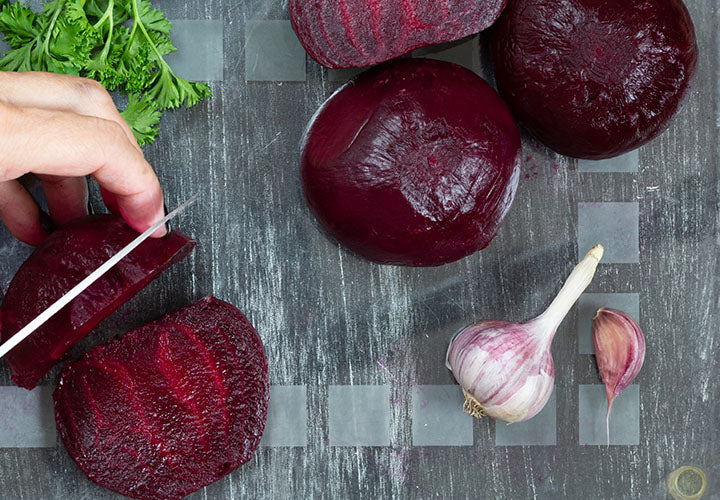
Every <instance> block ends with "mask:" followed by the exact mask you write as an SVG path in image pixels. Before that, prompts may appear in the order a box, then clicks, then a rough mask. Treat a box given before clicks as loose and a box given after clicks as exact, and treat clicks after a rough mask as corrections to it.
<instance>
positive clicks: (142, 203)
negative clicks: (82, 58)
mask: <svg viewBox="0 0 720 500" xmlns="http://www.w3.org/2000/svg"><path fill="white" fill-rule="evenodd" d="M27 173H34V174H35V175H37V176H38V177H39V178H40V181H41V182H42V185H43V189H44V191H45V198H46V199H47V203H48V208H49V209H50V217H51V218H52V219H53V221H54V222H56V223H57V224H63V223H65V222H67V221H69V220H72V219H74V218H76V217H80V216H83V215H86V214H87V198H88V193H87V183H86V180H85V178H84V177H83V176H85V175H92V176H93V177H94V178H95V179H96V180H97V182H98V184H100V188H101V191H102V195H103V200H104V201H105V204H106V205H107V207H108V208H109V209H110V210H111V211H112V212H115V213H119V214H120V215H122V217H123V218H124V219H125V220H126V221H127V223H128V224H129V225H130V226H131V227H132V228H133V229H135V230H136V231H139V232H142V231H144V230H146V229H147V228H148V227H150V226H151V225H152V224H153V223H155V222H156V221H158V220H159V219H161V218H162V217H163V215H164V212H163V196H162V191H161V189H160V183H159V182H158V179H157V177H156V176H155V172H153V169H152V167H151V166H150V165H149V164H148V162H147V161H145V158H144V157H143V154H142V151H141V150H140V147H139V146H138V144H137V141H135V138H134V137H133V135H132V132H131V131H130V128H129V127H128V126H127V123H125V120H123V118H122V117H121V116H120V113H118V111H117V108H116V107H115V104H114V103H113V101H112V98H111V97H110V95H109V94H108V93H107V91H106V90H105V89H104V88H103V87H102V85H100V84H99V83H97V82H95V81H93V80H88V79H85V78H78V77H74V76H68V75H56V74H51V73H37V72H29V73H14V72H3V71H0V219H2V221H3V222H4V223H5V225H6V226H7V227H8V228H9V229H10V231H11V232H12V234H13V235H15V237H17V238H18V239H19V240H21V241H24V242H26V243H29V244H31V245H38V244H39V243H40V242H42V240H43V239H44V238H45V236H47V234H46V232H45V230H44V229H43V228H42V226H41V225H40V219H39V215H38V214H39V209H38V207H37V205H36V204H35V202H34V200H33V199H32V197H31V196H30V194H29V193H28V192H27V191H26V190H25V189H24V188H23V187H22V186H21V185H20V183H19V182H18V181H17V180H15V179H17V178H19V177H20V176H22V175H24V174H27ZM165 232H166V230H165V228H164V227H163V228H161V229H159V230H158V231H156V232H155V233H154V234H153V236H156V237H157V236H162V235H163V234H165Z"/></svg>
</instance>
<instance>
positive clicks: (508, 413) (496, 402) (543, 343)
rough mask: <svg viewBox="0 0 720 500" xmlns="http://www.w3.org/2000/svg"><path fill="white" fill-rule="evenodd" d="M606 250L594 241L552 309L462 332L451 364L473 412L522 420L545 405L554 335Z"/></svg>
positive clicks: (450, 353)
mask: <svg viewBox="0 0 720 500" xmlns="http://www.w3.org/2000/svg"><path fill="white" fill-rule="evenodd" d="M603 251H604V250H603V247H602V246H601V245H597V246H595V247H593V248H592V250H590V252H588V254H587V255H586V256H585V258H583V260H582V261H580V263H579V264H578V265H577V266H575V269H573V271H572V273H570V276H569V277H568V279H567V281H566V282H565V284H564V285H563V287H562V288H561V289H560V292H559V293H558V295H557V297H555V300H553V301H552V303H551V304H550V306H549V307H548V308H547V310H546V311H545V312H544V313H542V314H541V315H540V316H538V317H537V318H535V319H533V320H532V321H528V322H526V323H510V322H506V321H485V322H481V323H476V324H473V325H470V326H468V327H466V328H465V329H463V330H462V331H460V333H458V334H457V336H456V337H455V338H454V339H453V340H452V342H451V343H450V347H449V348H448V352H447V358H446V365H447V367H448V368H449V369H450V370H451V371H452V373H453V375H454V376H455V379H456V380H457V381H458V383H459V384H460V386H461V387H462V388H463V394H465V405H464V406H463V409H464V410H465V411H466V412H467V413H469V414H470V415H472V416H474V417H480V416H482V415H488V416H490V417H492V418H496V419H499V420H504V421H506V422H522V421H523V420H527V419H529V418H532V417H534V416H535V415H537V414H538V413H539V412H540V410H542V409H543V407H544V406H545V404H546V403H547V401H548V399H549V398H550V394H552V390H553V384H554V382H555V371H554V367H553V359H552V354H551V352H550V346H551V344H552V340H553V337H554V336H555V332H556V331H557V328H558V326H559V325H560V323H561V322H562V320H563V318H565V316H566V315H567V313H568V311H570V308H571V307H572V306H573V304H574V303H575V301H576V300H577V299H578V297H580V295H581V294H582V292H583V291H584V290H585V288H587V286H588V285H589V284H590V281H591V280H592V277H593V275H594V274H595V269H596V268H597V265H598V262H599V261H600V259H601V258H602V255H603Z"/></svg>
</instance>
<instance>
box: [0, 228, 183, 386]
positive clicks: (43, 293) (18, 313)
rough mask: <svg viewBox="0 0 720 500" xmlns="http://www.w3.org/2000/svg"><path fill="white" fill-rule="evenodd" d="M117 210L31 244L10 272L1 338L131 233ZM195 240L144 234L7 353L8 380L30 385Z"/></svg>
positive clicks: (134, 234) (115, 249)
mask: <svg viewBox="0 0 720 500" xmlns="http://www.w3.org/2000/svg"><path fill="white" fill-rule="evenodd" d="M137 235H138V234H137V232H135V231H134V230H133V229H132V228H131V227H130V226H128V225H127V224H126V223H125V221H123V219H122V218H121V217H119V216H115V215H107V214H106V215H93V216H89V217H83V218H80V219H77V220H75V221H73V222H71V223H69V224H67V225H66V226H63V227H62V228H60V229H58V230H56V231H55V232H53V233H52V234H50V236H48V238H47V239H46V240H45V241H44V242H43V243H42V244H41V245H40V246H39V247H37V248H36V249H35V251H34V252H33V253H32V254H31V255H30V257H28V259H27V260H26V261H25V262H24V263H23V264H22V266H21V267H20V269H19V270H18V272H17V273H16V274H15V276H14V277H13V280H12V282H11V283H10V286H9V288H8V290H7V293H6V294H5V298H4V299H3V304H2V330H1V332H0V338H2V341H3V342H4V341H6V340H8V339H9V338H10V337H11V336H12V335H13V334H15V333H16V332H17V331H18V330H20V329H21V328H22V327H24V326H25V325H26V324H28V323H29V322H30V321H31V320H32V319H34V318H35V317H36V316H37V315H39V314H40V313H41V312H42V311H44V310H45V309H47V308H48V307H49V306H50V305H51V304H53V303H54V302H55V301H56V300H58V299H59V298H60V297H62V296H63V295H64V294H65V293H66V292H68V291H69V290H70V289H71V288H73V287H74V286H75V285H77V284H78V283H79V282H80V281H82V280H83V279H84V278H85V277H87V276H88V275H89V274H90V273H91V272H92V271H94V270H95V269H96V268H98V267H99V266H100V265H101V264H103V263H104V262H105V261H106V260H108V259H109V258H110V257H112V256H113V255H114V254H116V253H117V252H118V251H120V250H121V249H122V248H123V247H124V246H125V245H127V244H128V243H130V242H131V241H132V240H133V239H135V237H137ZM194 246H195V241H194V240H192V239H190V238H188V237H187V236H184V235H182V234H180V233H178V232H176V231H173V232H171V233H169V234H168V235H166V236H165V237H163V238H159V239H156V238H150V239H147V240H145V241H144V242H143V243H142V244H141V245H140V246H139V247H138V248H136V249H135V250H133V251H132V252H131V253H130V254H129V255H128V256H127V257H125V258H124V259H123V260H121V261H120V262H119V263H118V264H117V265H116V266H115V267H113V268H112V269H110V270H109V271H108V272H107V273H106V274H105V275H103V276H102V277H101V278H100V279H99V280H98V281H96V282H95V283H93V284H92V285H91V286H90V287H89V288H87V289H86V290H85V291H84V292H83V293H82V294H81V295H79V296H78V297H77V298H75V299H74V300H73V301H72V302H70V304H68V305H67V306H65V307H64V308H63V309H61V310H60V311H59V312H58V313H57V314H55V316H53V317H52V318H50V319H49V320H48V321H47V322H46V323H45V324H44V325H43V326H41V327H40V328H38V329H37V330H36V331H35V332H33V333H32V334H31V335H30V336H29V337H28V338H26V339H25V340H23V341H22V342H21V343H20V344H19V345H18V346H17V347H15V348H14V349H13V350H12V351H10V352H9V353H8V354H7V355H6V356H5V359H6V360H7V362H8V366H9V367H10V373H11V375H12V380H13V381H14V382H15V383H16V384H17V385H18V386H20V387H24V388H26V389H32V388H33V387H35V386H36V385H37V383H38V380H40V378H42V377H43V375H45V374H46V373H47V372H48V371H49V370H50V369H51V368H52V367H53V365H54V364H55V363H57V362H58V361H59V360H61V358H62V357H63V356H64V355H65V353H66V352H67V351H68V350H69V349H70V348H72V347H73V346H74V345H75V344H77V343H78V342H80V340H82V339H83V338H84V337H85V336H86V335H87V334H89V333H90V331H91V330H92V329H93V328H95V326H96V325H97V324H98V323H99V322H100V321H102V320H103V319H104V318H106V317H107V316H108V315H110V314H111V313H112V312H113V311H115V310H116V309H117V308H118V307H120V306H121V305H122V304H124V303H125V302H127V301H128V300H130V299H131V298H132V297H133V296H135V294H137V293H138V292H139V291H140V290H141V289H142V288H144V287H145V286H147V284H148V283H149V282H150V281H152V280H153V279H155V278H156V277H158V276H159V275H160V273H162V272H163V271H164V270H165V269H167V268H168V267H170V266H171V265H172V264H174V263H175V262H178V261H180V260H181V259H183V258H184V257H185V256H186V255H187V254H188V253H190V251H191V250H192V249H193V247H194Z"/></svg>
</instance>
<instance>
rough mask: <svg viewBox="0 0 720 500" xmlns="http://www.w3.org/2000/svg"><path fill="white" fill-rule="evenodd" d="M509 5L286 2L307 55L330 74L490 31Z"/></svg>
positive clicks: (464, 0) (410, 0)
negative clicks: (324, 67) (486, 30)
mask: <svg viewBox="0 0 720 500" xmlns="http://www.w3.org/2000/svg"><path fill="white" fill-rule="evenodd" d="M506 3H507V0H447V1H443V2H433V1H429V0H405V1H403V0H370V1H368V0H340V1H338V0H320V1H317V0H290V5H289V10H290V20H291V22H292V25H293V27H294V28H295V32H296V33H297V35H298V38H299V39H300V43H302V45H303V47H305V50H307V52H308V54H310V56H311V57H312V58H313V59H315V60H316V61H317V62H319V63H320V64H322V65H324V66H327V67H328V68H350V67H361V66H369V65H371V64H377V63H379V62H383V61H387V60H388V59H393V58H395V57H398V56H401V55H403V54H406V53H408V52H410V51H412V50H414V49H416V48H418V47H424V46H426V45H433V44H436V43H442V42H451V41H453V40H459V39H460V38H464V37H466V36H469V35H472V34H475V33H478V32H480V31H482V30H484V29H485V28H487V27H489V26H490V25H492V23H494V22H495V20H496V19H497V18H498V16H499V15H500V12H502V10H503V8H504V7H505V4H506Z"/></svg>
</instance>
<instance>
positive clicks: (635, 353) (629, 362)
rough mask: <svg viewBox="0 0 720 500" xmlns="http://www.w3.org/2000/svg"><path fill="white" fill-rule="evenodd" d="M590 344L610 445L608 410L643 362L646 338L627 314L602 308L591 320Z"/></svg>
mask: <svg viewBox="0 0 720 500" xmlns="http://www.w3.org/2000/svg"><path fill="white" fill-rule="evenodd" d="M593 344H594V345H595V359H596V360H597V364H598V370H599V371H600V377H601V378H602V381H603V383H604V384H605V391H606V392H607V399H608V407H607V413H606V415H605V430H606V432H607V440H608V445H609V444H610V409H611V408H612V404H613V401H614V400H615V398H616V397H617V395H618V394H620V393H621V392H622V391H624V390H625V388H626V387H627V386H628V385H630V383H631V382H632V381H633V380H634V379H635V377H636V376H637V374H638V373H639V372H640V368H642V365H643V362H644V361H645V336H644V335H643V332H642V330H641V329H640V325H638V324H637V322H636V321H635V320H634V319H632V318H631V317H630V315H628V314H627V313H624V312H622V311H618V310H616V309H610V308H607V307H601V308H600V309H599V310H598V312H597V314H595V317H594V318H593Z"/></svg>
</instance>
